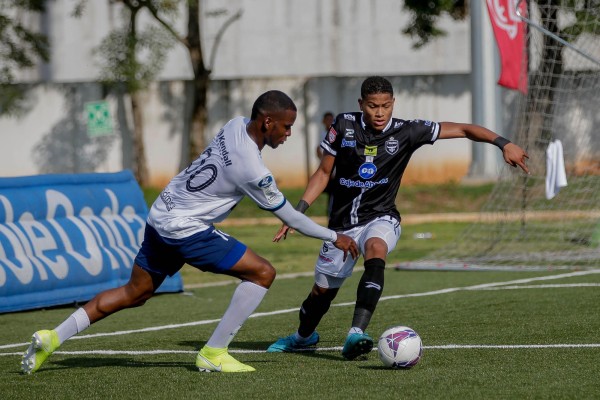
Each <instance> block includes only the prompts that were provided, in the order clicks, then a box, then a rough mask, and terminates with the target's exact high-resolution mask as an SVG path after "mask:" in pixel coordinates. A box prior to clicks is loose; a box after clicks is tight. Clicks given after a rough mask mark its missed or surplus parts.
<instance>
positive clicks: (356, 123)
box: [321, 112, 440, 230]
mask: <svg viewBox="0 0 600 400" xmlns="http://www.w3.org/2000/svg"><path fill="white" fill-rule="evenodd" d="M439 130H440V125H439V124H438V123H436V122H432V121H423V120H411V121H405V120H402V119H396V118H392V119H391V120H390V122H389V123H388V125H387V126H386V128H385V129H384V130H383V131H381V132H376V131H373V130H372V129H370V128H367V127H366V126H365V124H364V123H363V120H362V113H360V112H354V113H345V114H340V115H338V116H337V117H336V119H335V121H334V123H333V125H332V126H331V128H330V130H329V132H328V133H327V135H326V137H325V139H323V142H321V147H322V148H323V150H325V151H326V152H328V153H329V154H331V155H333V156H335V164H334V168H335V178H333V181H332V193H331V196H332V200H331V201H332V205H331V215H330V218H329V228H330V229H333V230H341V229H343V230H345V229H349V228H351V227H354V226H359V225H364V224H366V223H367V222H369V221H372V220H373V219H374V218H377V217H380V216H383V215H391V216H394V217H395V218H398V220H400V213H399V212H398V210H397V209H396V195H397V194H398V189H399V188H400V180H401V179H402V175H403V174H404V170H405V169H406V166H407V165H408V161H409V160H410V157H411V156H412V154H413V153H414V152H415V150H417V149H418V148H419V147H421V146H422V145H424V144H433V143H434V142H435V141H436V139H437V137H438V133H439Z"/></svg>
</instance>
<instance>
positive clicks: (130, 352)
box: [0, 343, 600, 356]
mask: <svg viewBox="0 0 600 400" xmlns="http://www.w3.org/2000/svg"><path fill="white" fill-rule="evenodd" d="M581 348H600V343H562V344H444V345H439V346H423V349H424V350H460V349H498V350H513V349H581ZM327 351H330V352H334V351H335V352H339V351H342V346H334V347H316V348H312V349H305V350H300V351H299V352H303V353H304V352H305V353H312V352H327ZM372 351H377V347H373V350H372ZM197 353H198V350H81V351H61V350H59V351H55V352H54V354H62V355H69V356H85V355H104V356H114V355H125V356H141V355H158V354H197ZM229 353H234V354H252V353H255V354H256V353H265V350H242V349H229ZM20 355H23V352H13V353H0V356H20Z"/></svg>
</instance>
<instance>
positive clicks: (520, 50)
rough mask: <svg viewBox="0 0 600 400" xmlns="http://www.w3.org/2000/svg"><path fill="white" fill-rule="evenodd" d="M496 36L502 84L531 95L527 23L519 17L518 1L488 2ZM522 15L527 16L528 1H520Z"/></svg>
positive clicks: (500, 83) (499, 80)
mask: <svg viewBox="0 0 600 400" xmlns="http://www.w3.org/2000/svg"><path fill="white" fill-rule="evenodd" d="M486 3H487V7H488V12H489V13H490V20H491V21H492V27H493V28H494V36H495V37H496V42H497V43H498V49H499V50H500V60H501V64H502V71H501V73H500V78H499V79H498V84H499V85H502V86H504V87H507V88H509V89H518V90H520V91H521V92H523V93H527V54H526V53H525V51H524V50H525V22H524V21H522V20H521V18H519V16H518V15H517V9H516V3H517V2H516V1H515V0H486ZM518 3H519V13H520V14H521V15H526V10H527V7H526V2H525V1H520V2H518Z"/></svg>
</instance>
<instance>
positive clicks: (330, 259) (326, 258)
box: [319, 254, 333, 264]
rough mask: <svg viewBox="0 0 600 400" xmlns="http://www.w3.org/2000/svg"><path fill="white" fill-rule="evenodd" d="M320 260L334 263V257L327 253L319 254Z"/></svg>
mask: <svg viewBox="0 0 600 400" xmlns="http://www.w3.org/2000/svg"><path fill="white" fill-rule="evenodd" d="M319 260H321V261H323V262H326V263H329V264H333V258H331V257H327V256H326V255H323V254H319Z"/></svg>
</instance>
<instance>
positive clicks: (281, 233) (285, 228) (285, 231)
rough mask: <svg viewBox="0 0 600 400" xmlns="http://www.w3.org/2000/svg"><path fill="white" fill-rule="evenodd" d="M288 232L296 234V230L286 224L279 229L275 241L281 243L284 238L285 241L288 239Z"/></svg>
mask: <svg viewBox="0 0 600 400" xmlns="http://www.w3.org/2000/svg"><path fill="white" fill-rule="evenodd" d="M288 232H289V233H294V232H295V231H294V229H292V228H290V227H289V226H287V225H286V224H283V225H281V228H279V231H278V232H277V233H276V234H275V236H274V237H273V241H274V242H279V241H280V240H281V238H283V240H285V239H287V234H288Z"/></svg>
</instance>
